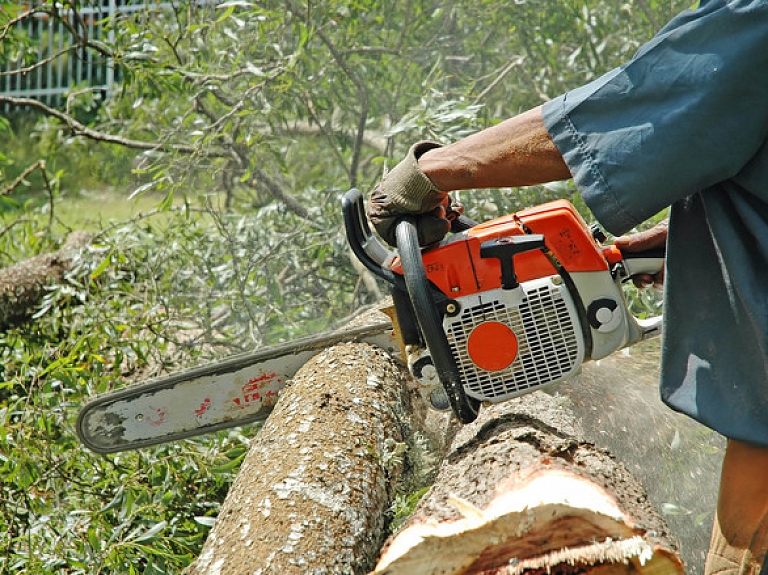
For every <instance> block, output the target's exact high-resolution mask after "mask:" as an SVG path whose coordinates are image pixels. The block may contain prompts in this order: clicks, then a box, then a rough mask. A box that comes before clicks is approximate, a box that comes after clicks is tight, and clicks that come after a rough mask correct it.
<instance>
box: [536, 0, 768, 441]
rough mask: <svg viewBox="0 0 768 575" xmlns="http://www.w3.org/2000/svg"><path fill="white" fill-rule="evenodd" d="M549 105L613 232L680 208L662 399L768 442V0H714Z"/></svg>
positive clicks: (669, 281) (674, 214)
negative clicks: (623, 61) (624, 61)
mask: <svg viewBox="0 0 768 575" xmlns="http://www.w3.org/2000/svg"><path fill="white" fill-rule="evenodd" d="M543 114H544V122H545V124H546V126H547V129H548V130H549V133H550V135H551V136H552V138H553V140H554V142H555V143H556V145H557V146H558V148H559V149H560V151H561V152H562V154H563V157H564V158H565V161H566V162H567V164H568V166H569V168H570V170H571V173H572V174H573V177H574V181H575V182H576V185H577V187H578V189H579V191H580V193H581V194H582V196H583V197H584V199H585V201H586V202H587V205H588V206H589V207H590V209H591V210H592V211H593V213H594V214H595V216H596V217H597V219H598V220H599V221H600V222H601V223H602V224H603V225H604V226H605V227H606V228H607V229H608V230H609V231H611V232H612V233H615V234H621V233H624V232H626V231H628V230H629V229H630V228H632V227H633V226H635V225H637V224H639V223H640V222H642V221H644V220H646V219H648V218H649V217H651V216H653V215H654V214H656V213H658V212H659V211H660V210H662V209H663V208H665V207H667V206H672V209H671V211H670V227H669V236H668V244H667V270H666V276H665V305H664V339H663V344H662V376H661V394H662V399H664V401H665V402H667V404H668V405H670V406H671V407H672V408H674V409H676V410H678V411H681V412H683V413H686V414H688V415H690V416H691V417H693V418H695V419H697V420H698V421H700V422H702V423H704V424H705V425H707V426H709V427H711V428H713V429H715V430H716V431H718V432H719V433H721V434H723V435H725V436H727V437H731V438H734V439H740V440H742V441H747V442H751V443H756V444H761V445H766V446H768V142H767V139H768V1H766V0H752V1H748V0H733V1H727V0H709V1H706V2H702V3H701V6H700V7H699V8H698V9H696V10H690V11H686V12H683V13H682V14H680V15H679V16H678V17H676V18H675V19H674V20H672V21H671V22H670V23H669V24H668V25H667V26H666V27H665V28H664V29H662V30H661V31H660V32H659V33H658V34H657V35H656V36H655V37H654V38H653V39H652V40H651V41H650V42H648V43H647V44H646V45H645V46H643V47H642V48H641V49H640V50H639V51H638V53H637V54H636V55H635V56H634V58H633V59H632V60H630V61H629V62H628V63H627V64H625V65H624V66H621V67H619V68H617V69H615V70H613V71H611V72H609V73H608V74H606V75H604V76H603V77H601V78H599V79H597V80H595V81H594V82H591V83H589V84H586V85H585V86H582V87H580V88H578V89H576V90H573V91H571V92H568V93H566V94H564V95H562V96H560V97H558V98H556V99H554V100H552V101H550V102H547V103H546V104H545V105H544V107H543Z"/></svg>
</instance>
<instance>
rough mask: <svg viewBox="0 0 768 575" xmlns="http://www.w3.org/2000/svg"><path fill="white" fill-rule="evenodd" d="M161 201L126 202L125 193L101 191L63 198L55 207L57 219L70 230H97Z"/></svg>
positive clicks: (132, 200)
mask: <svg viewBox="0 0 768 575" xmlns="http://www.w3.org/2000/svg"><path fill="white" fill-rule="evenodd" d="M161 200H162V198H160V197H157V196H150V195H145V196H141V197H138V198H134V199H129V197H128V193H127V192H117V191H112V190H104V191H99V192H82V193H80V194H71V195H66V196H64V197H63V198H61V199H60V200H59V201H58V202H57V203H56V206H55V210H56V211H55V215H56V217H57V219H59V220H60V221H61V222H63V223H64V224H65V225H66V226H69V227H71V228H74V229H80V230H87V231H98V230H100V229H102V228H103V227H105V226H106V225H107V224H108V223H109V222H110V221H124V220H129V219H131V218H133V217H136V216H138V215H139V214H141V213H146V212H149V211H151V210H154V209H156V208H157V206H158V205H159V204H160V202H161Z"/></svg>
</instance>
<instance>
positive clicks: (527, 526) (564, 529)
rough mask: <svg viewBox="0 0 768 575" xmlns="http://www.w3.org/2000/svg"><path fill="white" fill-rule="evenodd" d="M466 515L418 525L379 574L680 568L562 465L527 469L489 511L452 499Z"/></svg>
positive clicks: (394, 544)
mask: <svg viewBox="0 0 768 575" xmlns="http://www.w3.org/2000/svg"><path fill="white" fill-rule="evenodd" d="M451 502H452V503H453V505H454V506H455V507H456V508H457V511H459V513H460V514H461V516H462V517H461V518H460V519H456V520H445V521H440V522H432V521H429V522H425V523H420V524H415V525H412V526H411V527H408V528H406V529H405V530H403V531H402V532H400V533H399V534H398V536H397V537H396V538H395V539H394V540H392V541H391V542H390V544H389V546H388V548H387V550H386V552H385V553H384V554H383V555H382V557H381V559H380V561H379V564H378V565H377V567H376V570H375V571H374V572H373V573H374V574H375V575H385V574H386V575H399V574H406V573H435V574H437V573H439V574H444V575H449V574H456V575H458V574H469V573H473V574H483V575H491V574H494V575H496V574H499V575H501V574H504V575H522V574H524V573H526V574H535V573H539V572H541V573H547V574H552V573H562V574H568V575H570V574H573V573H601V574H602V573H647V574H653V575H657V574H659V575H660V574H671V573H675V574H677V573H682V572H683V570H682V564H681V562H680V561H679V559H678V558H677V556H676V554H675V553H674V551H673V550H672V549H664V548H661V547H660V546H659V545H657V544H654V543H653V542H652V541H650V540H649V539H647V538H646V533H645V532H644V530H643V529H641V528H639V527H637V526H636V525H635V524H634V522H633V520H632V518H630V517H628V516H626V515H625V514H624V512H623V511H622V510H621V509H620V508H619V505H618V503H617V502H616V500H615V498H613V497H612V496H611V495H610V494H609V493H608V492H606V491H605V490H604V489H603V488H602V487H600V486H598V485H596V484H595V483H593V482H592V481H590V480H589V479H588V478H586V477H583V476H581V475H578V474H575V473H572V472H569V471H565V470H562V469H557V468H554V469H548V468H539V469H535V470H531V469H527V470H526V471H525V472H524V475H523V476H521V475H520V474H518V476H516V477H515V478H513V479H511V480H510V481H507V482H505V483H504V484H503V485H499V490H498V493H497V494H496V496H495V497H494V498H493V499H492V500H491V502H490V503H489V504H488V506H487V507H485V508H484V509H482V510H481V509H477V508H475V507H474V506H472V504H470V503H469V502H466V501H463V500H462V499H460V498H457V497H453V498H451Z"/></svg>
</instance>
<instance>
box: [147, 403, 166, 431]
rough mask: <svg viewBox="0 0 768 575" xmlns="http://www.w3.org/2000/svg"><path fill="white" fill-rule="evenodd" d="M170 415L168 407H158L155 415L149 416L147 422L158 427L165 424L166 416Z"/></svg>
mask: <svg viewBox="0 0 768 575" xmlns="http://www.w3.org/2000/svg"><path fill="white" fill-rule="evenodd" d="M166 415H168V408H167V407H158V408H157V409H156V410H155V413H154V414H150V415H147V422H148V423H149V424H150V425H154V426H155V427H157V426H158V425H162V424H163V423H165V416H166Z"/></svg>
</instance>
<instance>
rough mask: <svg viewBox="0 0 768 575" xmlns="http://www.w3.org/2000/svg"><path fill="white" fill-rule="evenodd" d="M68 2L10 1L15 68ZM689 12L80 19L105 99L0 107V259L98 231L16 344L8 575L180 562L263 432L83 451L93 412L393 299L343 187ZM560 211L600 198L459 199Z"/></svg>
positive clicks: (607, 58) (0, 344)
mask: <svg viewBox="0 0 768 575" xmlns="http://www.w3.org/2000/svg"><path fill="white" fill-rule="evenodd" d="M139 3H140V2H139ZM87 4H88V2H86V1H74V0H65V1H64V2H63V3H62V4H61V5H62V6H64V7H69V8H73V9H75V10H77V9H79V8H81V7H82V6H84V5H87ZM51 6H52V5H51V4H48V3H33V4H32V6H31V8H29V7H28V6H27V7H23V6H21V5H18V6H17V5H15V4H8V3H6V4H4V5H3V6H2V7H0V26H2V27H3V30H4V32H3V37H2V38H3V42H2V44H1V45H2V48H1V49H0V61H2V62H3V63H4V64H5V69H6V70H11V72H12V71H13V70H14V69H15V70H19V69H21V68H23V67H24V66H30V65H34V62H33V61H30V58H31V56H30V54H31V53H32V51H30V50H24V49H23V48H24V47H26V46H33V45H34V43H35V42H36V41H38V40H36V39H35V38H29V37H26V36H24V34H22V33H20V32H18V30H17V29H16V28H15V27H13V26H10V23H11V22H13V21H14V19H20V20H23V19H24V18H31V17H34V16H42V15H45V16H46V17H48V18H54V19H55V18H61V17H62V16H61V14H60V13H56V12H55V10H53V9H52V7H51ZM682 8H683V5H682V3H680V2H677V1H667V2H659V1H655V0H638V1H636V2H626V3H621V2H613V1H609V0H528V1H522V2H515V3H510V2H499V1H490V0H479V1H478V0H473V1H471V2H469V1H465V0H455V1H452V2H442V1H436V0H431V1H430V0H407V1H395V0H390V1H372V0H357V1H351V0H322V1H318V2H299V1H298V0H290V1H287V2H286V1H279V2H278V1H269V0H266V1H262V2H255V1H254V2H247V1H241V0H234V1H229V2H224V3H218V5H216V4H211V3H206V4H203V5H201V6H197V7H195V6H191V5H190V4H189V3H187V2H177V3H174V4H173V7H172V9H165V8H163V9H161V8H159V7H158V6H157V5H156V3H153V2H147V4H146V6H145V9H144V10H141V11H138V12H136V13H135V14H133V15H130V16H123V17H119V18H115V19H113V20H110V21H106V22H104V23H103V24H104V26H107V27H108V28H109V29H110V30H112V31H114V34H113V36H112V40H111V41H109V42H101V43H98V44H96V43H95V42H93V40H92V39H89V38H84V37H82V32H78V31H77V28H74V29H73V30H70V32H69V33H70V34H71V36H70V37H69V38H68V40H69V42H70V43H71V44H73V45H77V46H87V49H93V50H97V51H98V52H99V53H100V54H102V55H103V57H104V58H110V59H112V60H113V61H114V62H115V65H116V67H117V69H118V70H119V73H120V77H121V78H122V82H121V84H120V85H119V89H117V90H116V91H115V92H114V93H113V94H111V97H110V98H109V99H108V100H106V101H103V100H101V99H100V98H99V94H96V93H94V92H91V91H88V90H87V89H85V90H75V89H73V92H72V94H71V96H70V98H69V101H68V103H67V106H66V108H65V109H63V110H61V109H59V110H54V109H51V108H47V107H45V106H42V105H37V104H34V103H30V102H14V101H13V100H12V99H11V98H8V97H5V96H3V95H2V94H0V104H4V105H5V106H6V108H5V110H6V111H5V112H4V116H3V118H2V119H1V120H0V128H2V132H1V133H0V167H2V177H1V178H0V216H1V217H2V221H1V222H0V227H1V228H0V262H1V263H0V265H2V266H8V265H12V264H13V263H14V262H17V261H21V260H23V259H25V258H28V257H30V256H33V255H35V254H38V253H43V252H46V251H51V250H53V249H55V248H56V247H57V246H58V245H60V244H61V242H62V241H63V239H64V238H65V236H66V234H67V233H68V232H69V231H70V230H71V229H72V227H73V221H74V220H75V218H74V214H78V215H79V216H82V215H83V214H84V213H85V214H88V212H89V211H93V212H94V213H93V214H92V217H89V218H85V219H84V220H83V219H82V218H80V219H79V220H78V221H77V226H78V227H82V226H83V225H84V226H86V227H88V228H90V229H91V231H93V232H94V233H95V234H96V239H95V241H94V244H93V246H92V247H91V248H89V249H87V250H85V252H84V253H83V254H82V257H81V258H80V260H79V262H78V265H77V266H76V268H75V270H73V271H72V273H70V274H69V277H68V278H67V281H66V282H65V283H64V284H63V285H57V286H52V287H51V288H50V291H49V293H48V296H47V297H46V299H45V301H44V303H43V305H42V306H41V308H40V309H39V310H36V314H35V317H34V319H33V320H32V321H30V322H29V323H26V324H24V325H20V326H15V327H12V328H9V329H6V330H5V331H3V332H2V333H0V373H2V381H1V382H0V478H2V481H1V482H0V572H3V573H30V574H32V573H34V574H40V573H147V574H149V573H178V572H179V571H181V569H183V567H184V566H186V565H188V564H189V563H190V562H191V561H192V560H193V559H194V558H195V556H196V555H197V553H198V552H199V550H200V548H201V545H202V542H203V540H204V537H205V535H206V533H207V529H208V528H209V527H210V525H211V524H212V521H213V518H214V517H215V515H216V512H217V509H218V505H219V504H220V502H221V501H223V499H224V497H225V495H226V492H227V488H228V486H229V485H230V483H231V481H232V479H233V478H234V474H235V473H236V472H237V468H238V464H239V462H240V461H241V459H242V457H243V455H244V453H245V450H246V447H247V443H248V439H247V437H248V435H249V434H252V433H255V432H256V430H255V429H244V430H236V431H231V432H222V433H220V434H218V435H214V436H208V437H204V438H198V439H194V440H188V441H183V442H179V443H176V444H172V445H165V446H160V447H157V448H152V449H146V450H143V451H141V452H129V453H125V454H119V455H111V456H97V455H94V454H92V453H89V452H87V451H85V450H84V449H83V448H82V447H81V446H80V445H79V444H78V442H77V439H76V437H75V433H74V419H75V416H76V412H77V409H78V407H79V406H80V405H81V404H82V403H83V402H85V401H87V399H88V398H89V397H91V396H93V395H94V394H96V393H100V392H104V391H106V390H109V389H114V388H116V387H119V386H123V385H126V383H127V382H129V381H134V380H137V379H144V378H147V377H151V376H154V375H158V374H161V373H166V372H167V371H169V370H174V369H178V368H180V367H182V366H188V365H192V364H195V363H199V362H202V361H206V360H209V359H211V358H214V357H220V356H224V355H228V354H231V353H234V352H237V351H243V350H247V349H252V348H254V347H256V346H259V345H264V344H270V343H276V342H279V341H284V340H287V339H290V338H292V337H296V336H298V335H303V334H307V333H309V332H312V331H317V330H320V329H324V328H327V327H328V326H330V325H332V324H334V323H337V322H340V321H342V320H343V318H344V317H346V316H347V315H349V314H351V313H353V312H354V311H355V310H357V309H358V308H360V307H361V306H363V305H366V304H369V303H373V302H375V301H376V299H377V298H378V297H379V295H380V294H379V293H378V292H377V290H376V289H373V288H371V286H370V285H368V286H366V284H365V283H364V282H363V281H361V278H360V276H359V275H358V273H357V272H356V271H355V269H354V268H353V266H352V265H351V264H350V261H349V255H348V252H347V249H346V246H345V242H344V239H343V235H342V232H341V222H340V214H339V198H340V196H341V194H342V193H343V192H344V191H346V190H347V189H349V188H350V187H355V186H356V187H360V188H361V189H363V190H368V189H370V188H372V187H373V185H375V183H376V181H377V180H378V178H379V177H380V176H381V173H382V170H383V169H384V166H386V165H390V166H391V165H393V163H394V162H395V161H397V160H398V159H399V158H400V157H402V155H403V154H404V152H405V150H406V149H407V147H408V146H409V144H410V143H412V142H413V141H415V140H417V139H421V138H433V139H437V140H439V141H441V142H444V143H447V142H450V141H452V140H455V139H457V138H460V137H462V136H463V135H465V134H467V133H470V132H473V131H476V130H478V129H480V128H482V127H486V126H489V125H492V124H494V123H496V122H498V121H500V120H502V119H504V118H506V117H508V116H510V115H513V114H515V113H517V112H520V111H522V110H525V109H527V108H529V107H531V106H534V105H537V104H539V103H541V102H542V101H543V100H546V99H548V98H550V97H553V96H556V95H558V94H559V93H561V92H563V91H566V90H567V89H568V88H570V87H575V86H577V85H580V84H581V83H583V82H585V81H588V80H590V79H592V78H594V77H596V76H597V75H599V74H601V73H602V72H605V71H607V70H609V69H610V68H611V67H613V66H615V65H618V64H620V63H621V62H622V61H623V60H625V59H626V58H628V57H629V56H630V55H631V54H632V53H633V52H634V51H635V50H636V49H637V48H638V47H639V46H640V44H641V43H642V42H643V41H645V40H646V39H648V38H650V36H651V35H652V34H653V33H654V31H656V30H658V29H659V28H660V27H661V26H662V25H663V24H664V23H665V22H666V21H667V20H668V19H669V18H670V17H671V16H672V15H673V14H674V13H676V12H677V11H678V10H680V9H682ZM26 10H29V11H28V12H26ZM78 34H80V35H78ZM91 44H93V45H91ZM65 57H71V55H66V56H65ZM11 72H3V73H4V74H7V73H11ZM78 88H82V86H79V87H78ZM21 104H23V105H21ZM39 160H43V163H39V164H36V163H37V162H38V161H39ZM35 166H37V167H35ZM29 168H33V169H31V171H30V170H29ZM26 172H29V173H28V174H27V175H26V176H25V177H23V178H20V176H22V175H23V174H25V173H26ZM94 194H98V195H99V196H106V198H107V200H106V202H107V203H108V204H109V208H108V210H107V211H106V212H104V213H106V214H107V215H105V216H103V217H102V216H100V215H99V214H98V213H97V212H96V209H95V202H94V201H93V197H94ZM554 197H568V198H570V199H571V200H573V201H574V202H575V203H576V204H577V205H579V207H580V208H581V209H582V210H585V207H584V206H583V205H582V204H581V202H580V201H579V198H578V196H577V195H576V193H575V190H574V189H573V187H572V185H571V184H557V185H552V186H547V187H534V188H526V189H521V190H486V191H478V192H474V193H462V194H461V200H462V201H463V202H464V203H465V204H467V206H468V209H467V212H468V214H471V215H472V216H473V217H474V218H476V219H480V220H482V219H487V218H489V217H492V216H493V215H496V214H498V213H501V212H508V211H511V210H515V209H517V208H520V207H522V206H526V205H530V204H533V203H538V202H541V201H544V200H548V199H552V198H554ZM137 201H138V202H142V204H141V205H142V206H143V209H144V211H142V212H137V211H136V209H135V202H137ZM147 206H148V207H147ZM585 215H586V216H587V217H588V218H589V215H588V214H586V211H585ZM651 305H655V303H653V302H651Z"/></svg>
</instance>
